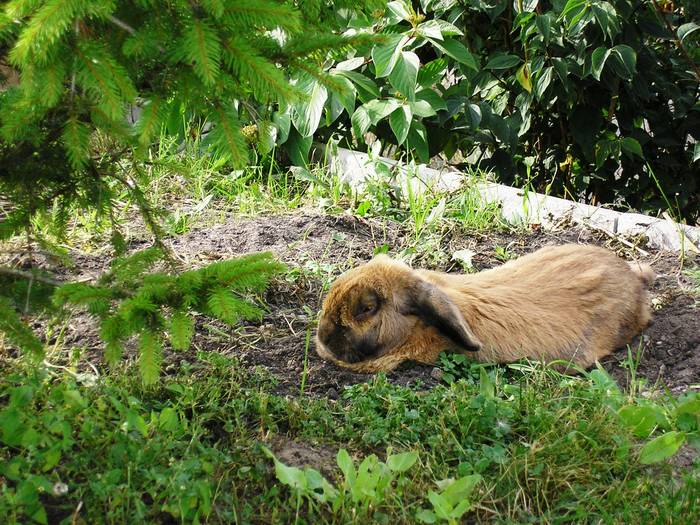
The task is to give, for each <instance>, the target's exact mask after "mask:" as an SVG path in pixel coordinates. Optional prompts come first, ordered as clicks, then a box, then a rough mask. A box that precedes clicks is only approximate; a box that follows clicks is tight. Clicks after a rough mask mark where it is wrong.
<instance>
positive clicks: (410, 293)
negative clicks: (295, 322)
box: [316, 255, 481, 371]
mask: <svg viewBox="0 0 700 525" xmlns="http://www.w3.org/2000/svg"><path fill="white" fill-rule="evenodd" d="M429 331H431V332H432V333H433V334H434V333H435V332H437V334H439V335H440V336H442V337H444V338H447V339H449V340H451V341H452V342H453V343H454V344H455V345H456V346H458V347H460V348H462V349H465V350H470V351H476V350H479V349H480V348H481V343H480V342H479V340H478V339H477V338H476V337H475V336H474V334H473V333H472V331H471V330H470V328H469V326H468V325H467V323H466V322H465V320H464V318H463V317H462V315H461V314H460V312H459V310H458V308H457V307H456V306H455V305H454V303H453V302H452V301H451V300H450V298H449V297H448V296H447V294H445V293H444V292H443V291H442V290H440V289H438V288H437V287H436V286H434V285H433V284H431V283H429V282H427V281H425V280H424V279H422V278H420V277H419V276H418V275H417V274H416V272H414V271H413V270H411V269H410V268H409V267H408V266H407V265H405V264H403V263H401V262H398V261H395V260H392V259H390V258H389V257H387V256H385V255H380V256H378V257H376V258H374V259H373V260H372V261H370V262H369V263H367V264H365V265H362V266H359V267H357V268H354V269H352V270H349V271H348V272H346V273H344V274H343V275H341V276H340V277H339V278H338V279H337V280H336V281H335V282H334V283H333V285H332V286H331V289H330V290H329V292H328V295H327V297H326V298H325V300H324V302H323V310H322V312H321V315H320V317H319V322H318V331H317V335H316V351H317V352H318V354H319V355H320V356H321V357H323V358H324V359H327V360H330V361H333V362H335V363H337V364H340V365H342V366H348V367H349V368H353V369H355V370H358V371H371V370H374V369H377V368H381V367H368V366H364V367H363V366H362V363H365V362H368V361H372V360H381V359H383V358H389V361H391V362H392V363H394V365H393V366H395V364H397V363H398V362H400V361H401V360H404V359H410V358H411V356H403V355H402V350H404V349H405V348H407V347H409V346H411V345H410V344H408V342H409V341H415V340H416V338H417V337H421V336H422V334H424V333H426V332H429ZM433 339H434V337H433ZM384 360H386V359H384ZM384 368H387V367H384Z"/></svg>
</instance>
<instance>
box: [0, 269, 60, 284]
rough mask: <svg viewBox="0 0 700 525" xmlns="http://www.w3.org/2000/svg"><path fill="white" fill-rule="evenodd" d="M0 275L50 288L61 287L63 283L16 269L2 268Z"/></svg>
mask: <svg viewBox="0 0 700 525" xmlns="http://www.w3.org/2000/svg"><path fill="white" fill-rule="evenodd" d="M0 275H7V276H9V277H15V278H17V277H18V278H21V279H27V280H29V281H37V282H40V283H44V284H48V285H49V286H61V285H62V284H64V283H63V281H59V280H57V279H54V278H52V277H48V276H46V275H43V274H40V273H36V272H28V271H25V270H17V269H15V268H6V267H3V266H0Z"/></svg>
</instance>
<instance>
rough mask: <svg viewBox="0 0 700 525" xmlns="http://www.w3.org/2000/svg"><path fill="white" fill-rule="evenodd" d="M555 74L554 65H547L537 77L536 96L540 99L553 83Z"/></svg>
mask: <svg viewBox="0 0 700 525" xmlns="http://www.w3.org/2000/svg"><path fill="white" fill-rule="evenodd" d="M553 74H554V67H552V66H549V67H546V68H545V69H544V71H543V72H542V73H541V74H540V76H539V77H538V78H537V82H536V83H535V96H536V97H537V98H538V99H540V100H541V99H542V97H543V96H544V94H545V91H547V88H548V87H549V85H550V84H551V83H552V75H553Z"/></svg>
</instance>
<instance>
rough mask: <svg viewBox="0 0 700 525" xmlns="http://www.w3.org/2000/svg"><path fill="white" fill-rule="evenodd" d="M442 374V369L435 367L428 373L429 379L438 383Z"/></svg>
mask: <svg viewBox="0 0 700 525" xmlns="http://www.w3.org/2000/svg"><path fill="white" fill-rule="evenodd" d="M443 374H444V372H443V371H442V368H438V367H435V368H433V369H432V370H431V371H430V377H432V378H433V379H435V381H440V380H441V379H442V375H443Z"/></svg>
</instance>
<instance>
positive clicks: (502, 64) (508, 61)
mask: <svg viewBox="0 0 700 525" xmlns="http://www.w3.org/2000/svg"><path fill="white" fill-rule="evenodd" d="M518 64H520V57H519V56H516V55H508V54H499V55H496V56H494V57H493V58H491V60H489V61H488V62H487V64H486V66H485V68H484V69H492V70H499V69H510V68H512V67H515V66H517V65H518Z"/></svg>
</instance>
